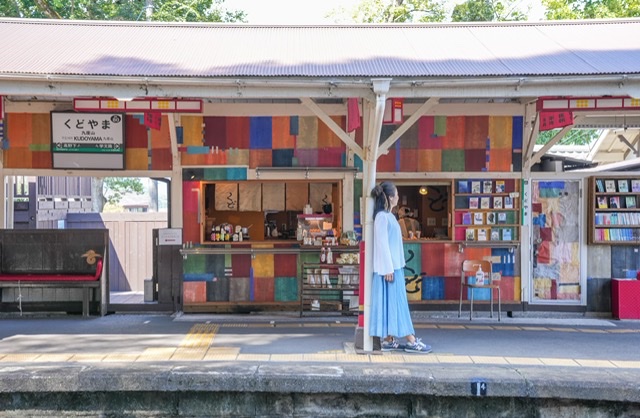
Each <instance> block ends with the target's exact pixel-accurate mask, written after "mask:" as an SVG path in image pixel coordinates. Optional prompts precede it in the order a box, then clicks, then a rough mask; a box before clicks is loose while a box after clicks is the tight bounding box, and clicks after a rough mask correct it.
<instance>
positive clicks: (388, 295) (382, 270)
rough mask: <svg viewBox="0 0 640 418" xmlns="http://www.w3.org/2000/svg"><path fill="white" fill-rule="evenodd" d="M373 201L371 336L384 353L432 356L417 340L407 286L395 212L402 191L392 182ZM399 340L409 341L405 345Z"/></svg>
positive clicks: (378, 188) (377, 191)
mask: <svg viewBox="0 0 640 418" xmlns="http://www.w3.org/2000/svg"><path fill="white" fill-rule="evenodd" d="M371 196H372V197H373V199H374V201H375V203H374V209H373V218H374V224H373V281H372V286H371V324H370V327H369V333H370V334H371V335H372V336H377V337H380V338H381V339H383V341H382V343H381V346H382V351H402V350H404V351H406V352H409V353H429V352H431V346H428V345H426V344H424V343H423V342H422V341H420V339H418V338H416V337H415V335H414V333H415V331H414V329H413V323H412V321H411V314H410V313H409V302H408V301H407V291H406V288H405V283H404V271H403V269H404V266H405V261H404V248H403V247H402V232H401V231H400V225H399V224H398V221H397V220H396V218H395V216H394V215H393V214H392V213H391V210H392V209H393V208H394V207H395V206H396V205H397V204H398V190H397V189H396V186H395V185H394V184H393V183H391V182H383V183H381V184H379V185H376V186H375V187H374V188H373V191H372V192H371ZM396 337H406V339H407V344H406V345H405V344H401V343H400V342H399V341H398V340H397V338H396Z"/></svg>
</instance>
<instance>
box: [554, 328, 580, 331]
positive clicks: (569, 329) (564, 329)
mask: <svg viewBox="0 0 640 418" xmlns="http://www.w3.org/2000/svg"><path fill="white" fill-rule="evenodd" d="M549 330H550V331H557V332H578V330H577V329H575V328H549Z"/></svg>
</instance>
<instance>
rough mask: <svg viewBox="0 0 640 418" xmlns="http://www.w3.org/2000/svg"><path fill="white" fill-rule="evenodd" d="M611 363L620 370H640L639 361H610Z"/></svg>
mask: <svg viewBox="0 0 640 418" xmlns="http://www.w3.org/2000/svg"><path fill="white" fill-rule="evenodd" d="M611 363H613V364H614V365H615V366H616V367H619V368H621V369H640V361H626V360H611Z"/></svg>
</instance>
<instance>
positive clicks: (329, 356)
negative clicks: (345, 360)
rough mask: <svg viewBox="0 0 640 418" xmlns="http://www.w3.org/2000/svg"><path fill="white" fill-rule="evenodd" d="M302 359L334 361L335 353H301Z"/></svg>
mask: <svg viewBox="0 0 640 418" xmlns="http://www.w3.org/2000/svg"><path fill="white" fill-rule="evenodd" d="M302 358H303V359H304V361H334V362H335V361H336V355H335V354H320V353H318V354H303V355H302Z"/></svg>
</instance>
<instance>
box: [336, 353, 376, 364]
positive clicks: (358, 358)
mask: <svg viewBox="0 0 640 418" xmlns="http://www.w3.org/2000/svg"><path fill="white" fill-rule="evenodd" d="M336 361H340V362H344V363H369V356H367V355H362V354H336Z"/></svg>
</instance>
